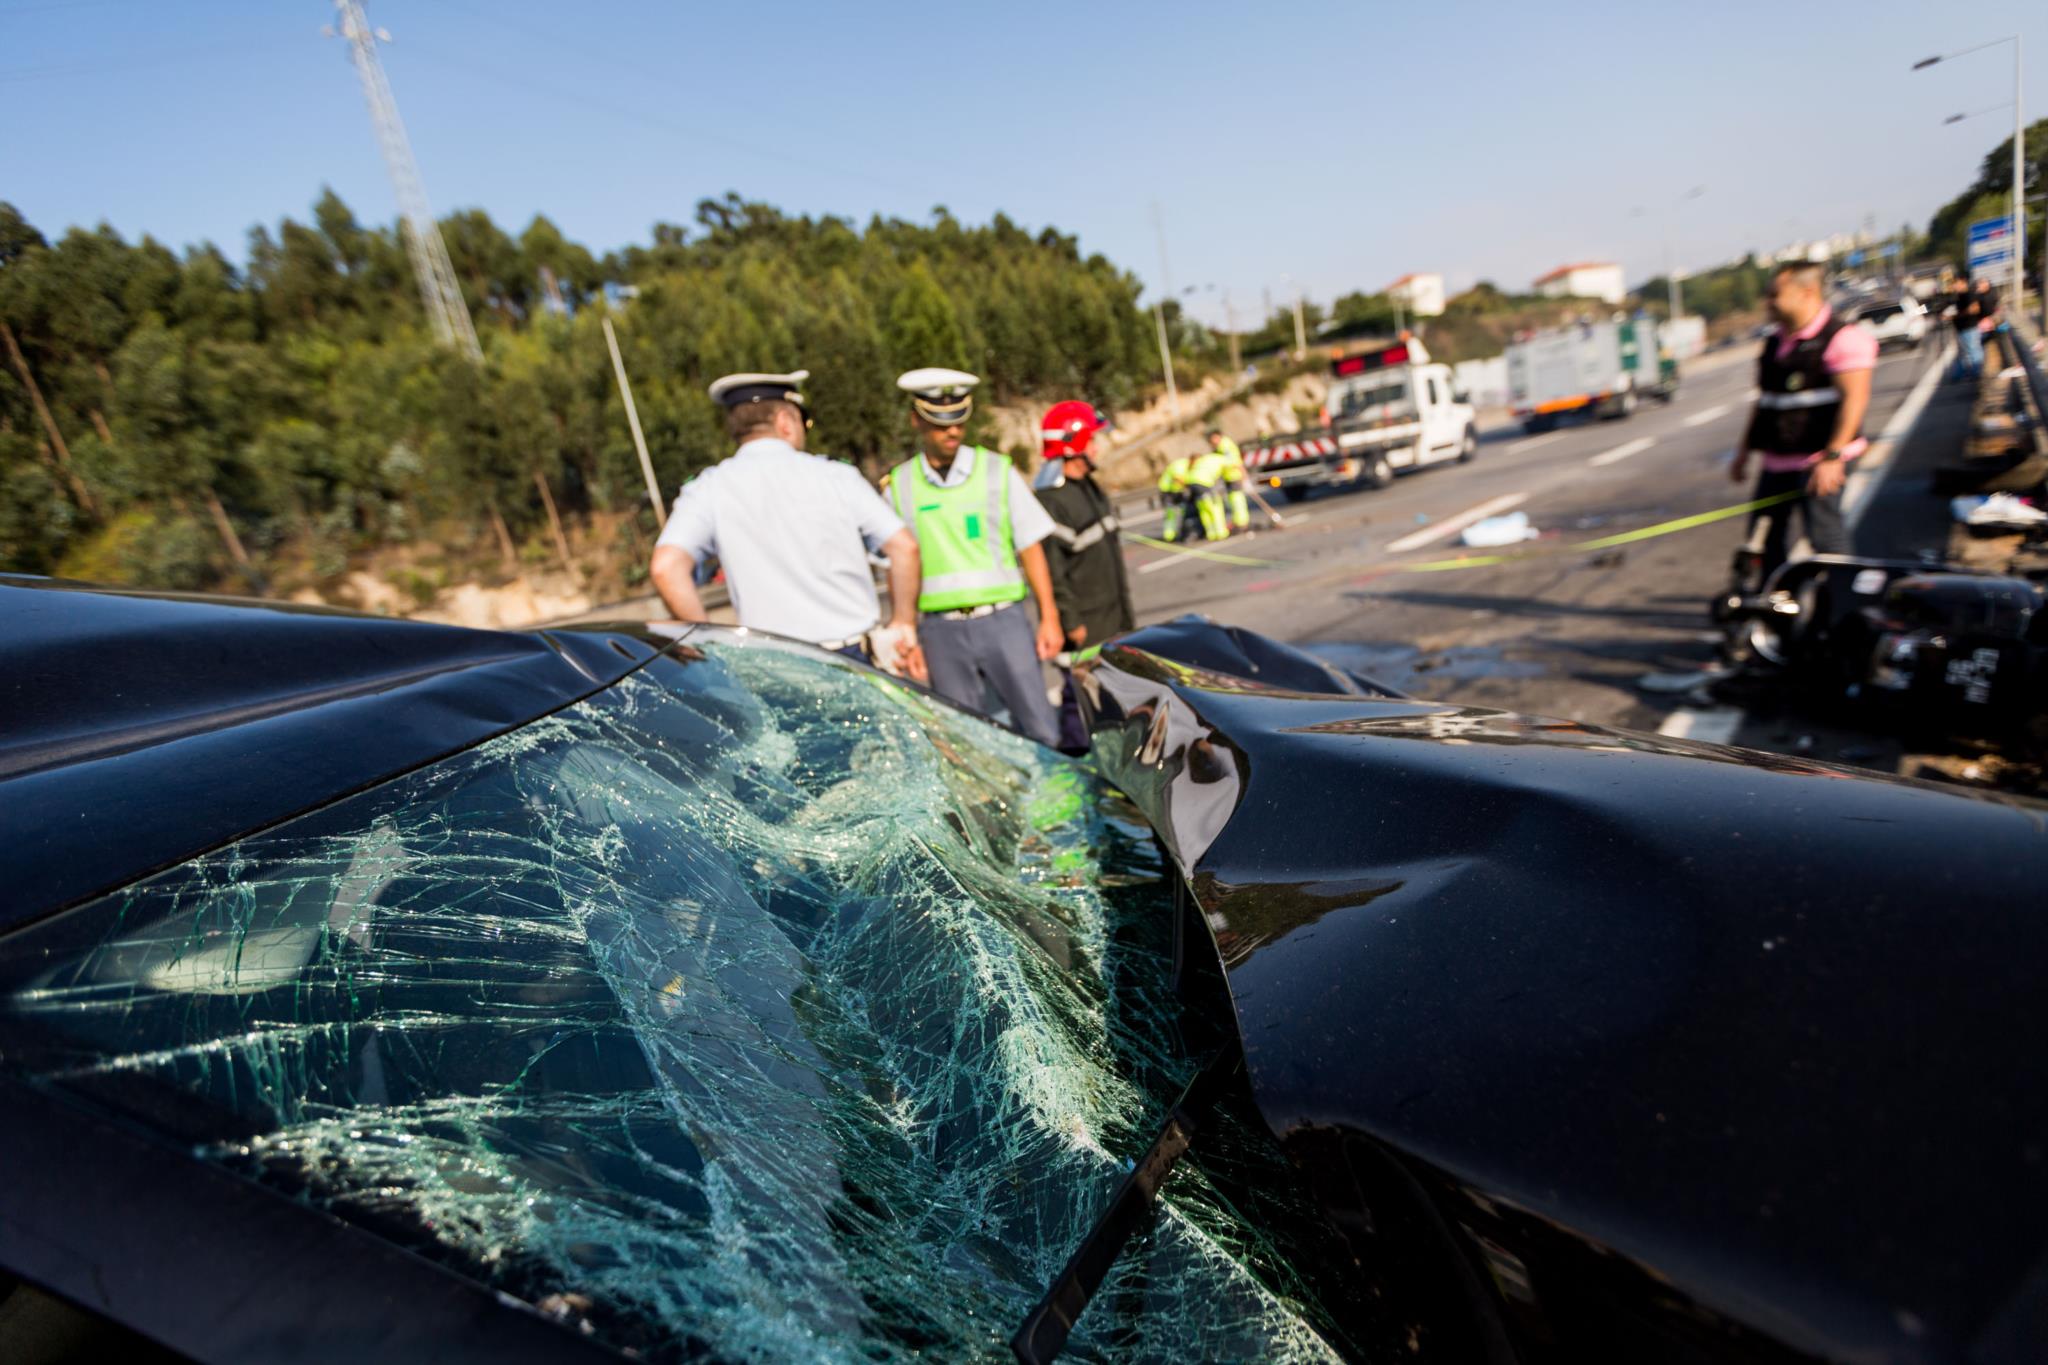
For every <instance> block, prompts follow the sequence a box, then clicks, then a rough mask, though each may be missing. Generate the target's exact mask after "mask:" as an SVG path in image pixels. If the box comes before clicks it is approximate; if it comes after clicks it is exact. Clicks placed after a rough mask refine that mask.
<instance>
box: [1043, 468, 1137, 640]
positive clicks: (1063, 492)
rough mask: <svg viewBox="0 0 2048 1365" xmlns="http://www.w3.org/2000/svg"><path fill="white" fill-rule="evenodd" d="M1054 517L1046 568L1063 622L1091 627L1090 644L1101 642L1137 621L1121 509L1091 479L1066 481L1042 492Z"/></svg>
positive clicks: (1072, 625)
mask: <svg viewBox="0 0 2048 1365" xmlns="http://www.w3.org/2000/svg"><path fill="white" fill-rule="evenodd" d="M1038 501H1039V503H1040V504H1041V505H1042V506H1043V507H1044V508H1045V510H1046V512H1047V514H1048V515H1050V516H1051V517H1052V520H1053V533H1052V534H1051V535H1050V536H1047V537H1046V538H1045V562H1046V567H1047V568H1048V569H1050V570H1051V571H1052V594H1053V598H1054V600H1055V601H1057V602H1058V603H1059V608H1060V624H1061V625H1062V626H1065V627H1066V628H1067V629H1068V630H1069V631H1071V630H1073V628H1074V627H1076V626H1086V627H1087V628H1088V636H1087V639H1086V641H1085V642H1084V643H1085V644H1089V645H1099V644H1101V643H1102V642H1103V641H1104V640H1107V639H1108V638H1109V637H1110V636H1112V635H1120V634H1122V633H1123V632H1124V631H1127V630H1130V629H1132V628H1133V627H1135V626H1136V625H1137V624H1138V618H1137V613H1136V612H1134V611H1133V610H1132V609H1131V579H1130V571H1129V569H1127V568H1126V567H1125V565H1124V551H1123V545H1122V543H1121V541H1120V540H1119V539H1118V537H1117V519H1116V507H1115V505H1114V504H1113V503H1111V502H1110V500H1109V494H1107V493H1105V492H1103V491H1102V487H1101V485H1099V484H1097V483H1096V482H1095V480H1094V479H1093V478H1092V477H1083V478H1080V479H1064V480H1062V481H1061V482H1060V483H1058V484H1056V485H1054V486H1053V487H1050V488H1040V489H1039V490H1038Z"/></svg>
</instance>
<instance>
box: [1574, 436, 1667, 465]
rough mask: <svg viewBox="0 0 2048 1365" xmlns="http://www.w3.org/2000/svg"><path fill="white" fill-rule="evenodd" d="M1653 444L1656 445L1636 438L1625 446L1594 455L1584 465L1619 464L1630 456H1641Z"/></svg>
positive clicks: (1650, 441)
mask: <svg viewBox="0 0 2048 1365" xmlns="http://www.w3.org/2000/svg"><path fill="white" fill-rule="evenodd" d="M1655 444H1657V443H1656V442H1655V441H1653V440H1651V439H1650V438H1649V437H1647V436H1638V437H1637V438H1636V439H1635V440H1633V441H1630V442H1629V443H1628V444H1627V445H1625V446H1616V447H1615V448H1614V449H1612V450H1603V451H1601V452H1600V453H1599V454H1598V455H1595V456H1594V457H1593V458H1592V459H1590V460H1588V461H1586V463H1587V464H1590V465H1608V464H1619V463H1620V462H1621V461H1623V460H1626V459H1627V458H1628V457H1629V456H1631V455H1640V454H1642V453H1643V452H1644V451H1646V450H1648V449H1649V448H1650V447H1651V446H1653V445H1655Z"/></svg>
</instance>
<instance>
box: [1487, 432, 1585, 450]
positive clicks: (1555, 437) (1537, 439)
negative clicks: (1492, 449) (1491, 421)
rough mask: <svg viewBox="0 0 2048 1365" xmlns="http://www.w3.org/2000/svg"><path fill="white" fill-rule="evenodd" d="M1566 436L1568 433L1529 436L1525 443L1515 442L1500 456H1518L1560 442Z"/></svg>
mask: <svg viewBox="0 0 2048 1365" xmlns="http://www.w3.org/2000/svg"><path fill="white" fill-rule="evenodd" d="M1567 434H1568V433H1566V432H1562V431H1553V432H1551V433H1550V434H1549V435H1548V436H1531V437H1530V438H1529V439H1528V440H1526V441H1517V442H1515V443H1514V444H1513V445H1511V446H1509V447H1508V448H1507V449H1506V450H1504V451H1502V452H1501V454H1503V455H1515V454H1519V453H1520V452H1522V451H1524V450H1534V449H1535V448H1536V447H1537V446H1547V445H1549V444H1550V443H1551V442H1552V441H1562V440H1563V439H1564V438H1565V436H1566V435H1567Z"/></svg>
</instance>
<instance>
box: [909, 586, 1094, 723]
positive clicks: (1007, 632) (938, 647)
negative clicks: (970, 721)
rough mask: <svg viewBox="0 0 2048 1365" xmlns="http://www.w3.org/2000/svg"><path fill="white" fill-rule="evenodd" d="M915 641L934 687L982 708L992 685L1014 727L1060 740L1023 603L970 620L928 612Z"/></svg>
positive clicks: (955, 699)
mask: <svg viewBox="0 0 2048 1365" xmlns="http://www.w3.org/2000/svg"><path fill="white" fill-rule="evenodd" d="M917 642H918V644H920V645H922V646H923V647H924V660H925V663H926V664H927V665H928V666H929V667H930V668H931V671H932V690H933V691H934V692H937V693H938V694H939V695H940V696H942V697H944V698H946V699H947V700H948V701H952V702H957V703H959V704H960V705H961V706H964V707H966V708H967V709H968V710H970V711H979V710H981V709H982V697H983V689H984V685H986V686H988V687H993V688H994V689H995V690H996V695H997V696H998V697H1001V698H1002V699H1003V705H1004V706H1006V707H1008V708H1009V710H1010V723H1011V724H1012V725H1013V726H1014V727H1015V728H1016V729H1018V730H1020V731H1022V732H1023V733H1024V734H1026V735H1029V736H1030V737H1031V738H1032V739H1035V740H1037V741H1038V742H1039V743H1040V744H1046V745H1053V746H1057V745H1058V744H1059V742H1060V726H1059V719H1058V717H1057V716H1056V715H1055V714H1054V713H1053V709H1052V703H1051V702H1049V701H1047V700H1046V699H1045V681H1044V675H1043V674H1042V673H1040V671H1039V667H1038V645H1037V640H1036V638H1035V636H1034V635H1033V632H1032V629H1031V616H1030V613H1028V612H1026V611H1025V610H1024V608H1023V606H1022V605H1021V604H1018V605H1012V606H1007V607H1004V608H1003V609H1002V610H1000V611H995V612H991V613H990V614H989V615H987V616H980V617H976V618H974V619H973V620H968V621H949V620H947V619H946V618H945V617H943V616H926V617H925V618H923V619H922V620H920V621H919V622H918V623H917Z"/></svg>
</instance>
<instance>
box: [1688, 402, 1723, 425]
mask: <svg viewBox="0 0 2048 1365" xmlns="http://www.w3.org/2000/svg"><path fill="white" fill-rule="evenodd" d="M1728 407H1729V405H1728V404H1726V403H1716V404H1714V406H1712V407H1711V408H1702V409H1700V410H1699V411H1698V412H1696V413H1694V414H1693V415H1692V416H1690V417H1688V418H1686V419H1685V420H1684V421H1683V422H1680V423H1679V424H1678V425H1680V426H1682V427H1703V426H1705V425H1706V424H1707V423H1709V422H1711V421H1713V420H1714V419H1715V418H1717V417H1726V416H1727V415H1728Z"/></svg>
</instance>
